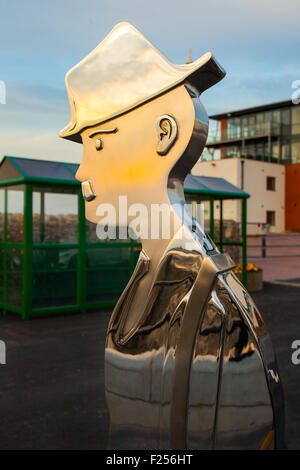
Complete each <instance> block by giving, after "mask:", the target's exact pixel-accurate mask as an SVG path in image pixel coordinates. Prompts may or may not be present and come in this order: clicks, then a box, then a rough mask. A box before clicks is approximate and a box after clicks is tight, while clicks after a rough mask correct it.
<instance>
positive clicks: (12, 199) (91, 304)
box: [0, 156, 248, 319]
mask: <svg viewBox="0 0 300 470" xmlns="http://www.w3.org/2000/svg"><path fill="white" fill-rule="evenodd" d="M77 168H78V165H77V164H72V163H65V162H55V161H46V160H36V159H29V158H19V157H9V156H6V157H4V158H3V160H2V162H1V164H0V308H1V309H2V313H3V314H4V315H5V314H6V312H7V311H13V312H16V313H19V314H20V315H21V317H22V318H23V319H28V318H29V317H30V316H31V315H36V314H48V313H56V312H57V313H58V312H65V311H76V310H77V311H82V312H85V311H86V310H88V309H91V308H99V307H109V306H113V305H115V303H116V301H117V299H118V297H119V295H120V293H121V292H122V290H123V289H124V287H125V285H126V284H127V282H128V279H129V277H130V276H131V274H132V272H133V270H134V267H135V264H136V261H137V258H138V255H139V251H140V245H139V244H138V243H137V242H135V241H134V240H132V239H128V240H109V241H99V239H98V238H97V235H96V230H95V225H94V224H91V223H90V222H88V221H86V219H85V214H84V201H83V198H82V195H81V187H80V183H79V182H78V181H77V180H76V179H75V173H76V171H77ZM218 180H219V181H218ZM220 180H222V179H220V178H206V177H196V176H192V175H189V176H188V177H187V179H186V181H185V192H186V197H187V198H189V199H190V200H193V201H194V200H197V201H207V200H208V201H209V202H210V212H211V214H210V215H211V217H210V225H209V227H210V230H209V232H210V235H211V237H212V239H214V240H215V241H216V243H217V244H218V245H219V246H220V249H221V251H222V250H223V249H224V247H225V246H229V245H230V246H233V244H238V246H241V247H242V248H243V261H244V266H245V265H246V198H247V197H248V194H246V193H244V192H243V191H241V190H239V189H238V188H236V187H235V186H233V185H230V183H228V182H226V181H225V180H222V181H220ZM228 185H229V186H228ZM226 198H237V199H242V200H243V224H242V225H243V229H242V236H243V239H242V240H239V241H237V242H235V241H228V240H224V237H223V236H222V235H221V237H220V239H219V240H216V236H215V235H216V233H215V232H216V231H215V221H214V210H215V208H214V201H216V200H220V201H223V199H226ZM221 204H223V202H221ZM221 215H222V211H221ZM220 223H221V222H220ZM220 233H223V230H222V231H221V232H220Z"/></svg>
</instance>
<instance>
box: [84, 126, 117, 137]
mask: <svg viewBox="0 0 300 470" xmlns="http://www.w3.org/2000/svg"><path fill="white" fill-rule="evenodd" d="M116 132H118V129H117V128H116V127H115V128H114V129H102V130H101V129H99V130H98V131H94V132H92V133H91V134H90V135H89V138H90V139H91V138H92V137H95V135H98V134H115V133H116Z"/></svg>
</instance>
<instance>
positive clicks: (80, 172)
mask: <svg viewBox="0 0 300 470" xmlns="http://www.w3.org/2000/svg"><path fill="white" fill-rule="evenodd" d="M75 178H76V179H77V180H78V181H81V182H83V181H85V180H87V179H88V178H87V177H86V176H84V168H83V165H82V163H81V165H80V166H79V168H78V170H77V172H76V174H75Z"/></svg>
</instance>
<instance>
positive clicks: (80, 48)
mask: <svg viewBox="0 0 300 470" xmlns="http://www.w3.org/2000/svg"><path fill="white" fill-rule="evenodd" d="M0 6H1V11H0V13H1V14H0V80H4V81H5V82H6V84H7V105H0V154H3V153H13V154H15V153H18V154H19V155H21V156H22V155H25V154H26V155H30V154H31V153H32V154H34V155H36V156H38V157H41V158H50V157H53V158H54V159H55V158H61V159H68V158H70V159H72V158H73V156H74V158H76V159H79V158H80V154H81V146H79V145H76V144H72V143H70V142H64V141H62V140H61V139H59V138H58V137H57V132H58V130H59V129H61V128H62V127H64V126H65V125H66V124H67V123H68V121H69V105H68V100H67V95H66V91H65V88H64V76H65V73H66V71H67V70H68V69H70V67H71V66H73V65H74V64H76V63H78V61H79V60H81V59H82V58H83V57H85V56H86V55H87V53H89V52H90V51H91V50H92V49H93V48H94V47H96V46H97V44H98V43H99V42H100V41H101V40H102V39H103V38H104V37H105V36H106V34H107V33H108V32H109V31H110V30H111V28H112V27H113V26H114V25H115V24H116V23H117V22H119V21H129V22H131V23H133V24H134V25H135V26H136V27H137V28H138V29H140V30H141V31H142V32H143V33H144V34H145V36H146V37H148V38H149V39H150V41H152V42H153V44H154V45H156V46H158V47H159V49H160V50H161V51H162V52H163V53H164V54H165V55H166V56H167V57H168V58H169V59H171V60H172V61H173V62H175V63H183V62H184V61H185V59H186V57H187V55H188V48H189V47H192V55H193V58H197V57H200V56H201V55H202V54H203V53H204V52H206V51H207V50H212V51H213V53H214V55H215V56H216V58H217V60H219V61H220V63H221V65H222V66H224V68H225V69H226V71H227V77H226V78H225V79H224V80H222V81H221V82H220V83H219V84H218V85H216V86H215V87H213V88H211V89H209V90H207V91H206V92H205V93H204V94H203V98H202V99H203V102H204V104H205V106H206V107H207V110H208V113H209V114H214V113H218V112H222V111H226V110H232V109H237V108H241V107H248V106H255V105H259V104H263V103H266V102H271V101H279V100H283V99H288V98H290V96H291V82H292V81H293V80H297V79H300V64H299V48H300V35H299V24H298V23H299V1H298V0H289V1H288V2H282V0H281V1H279V0H273V1H271V0H263V1H262V0H243V1H242V2H241V1H238V0H226V2H225V1H224V0H211V1H210V2H202V1H199V0H185V1H184V2H183V1H182V0H164V1H163V2H162V1H161V0H152V1H150V2H141V1H140V0H126V1H124V0H115V1H114V2H111V0H85V2H82V1H81V0H64V1H63V2H62V1H61V0H52V1H51V2H41V1H40V0H28V1H26V2H18V5H17V7H16V2H12V1H11V0H0ZM75 155H76V157H75ZM76 161H77V160H76Z"/></svg>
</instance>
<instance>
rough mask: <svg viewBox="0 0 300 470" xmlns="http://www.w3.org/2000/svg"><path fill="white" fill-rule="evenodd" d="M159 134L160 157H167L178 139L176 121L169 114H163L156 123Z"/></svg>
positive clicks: (158, 151) (158, 149)
mask: <svg viewBox="0 0 300 470" xmlns="http://www.w3.org/2000/svg"><path fill="white" fill-rule="evenodd" d="M156 128H157V132H158V145H157V149H156V151H157V153H158V155H166V154H167V153H168V151H169V150H170V148H171V147H172V146H173V145H174V142H175V140H176V138H177V134H178V127H177V122H176V121H175V119H174V118H173V117H172V116H170V115H169V114H163V115H162V116H160V117H159V118H158V119H157V121H156Z"/></svg>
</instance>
